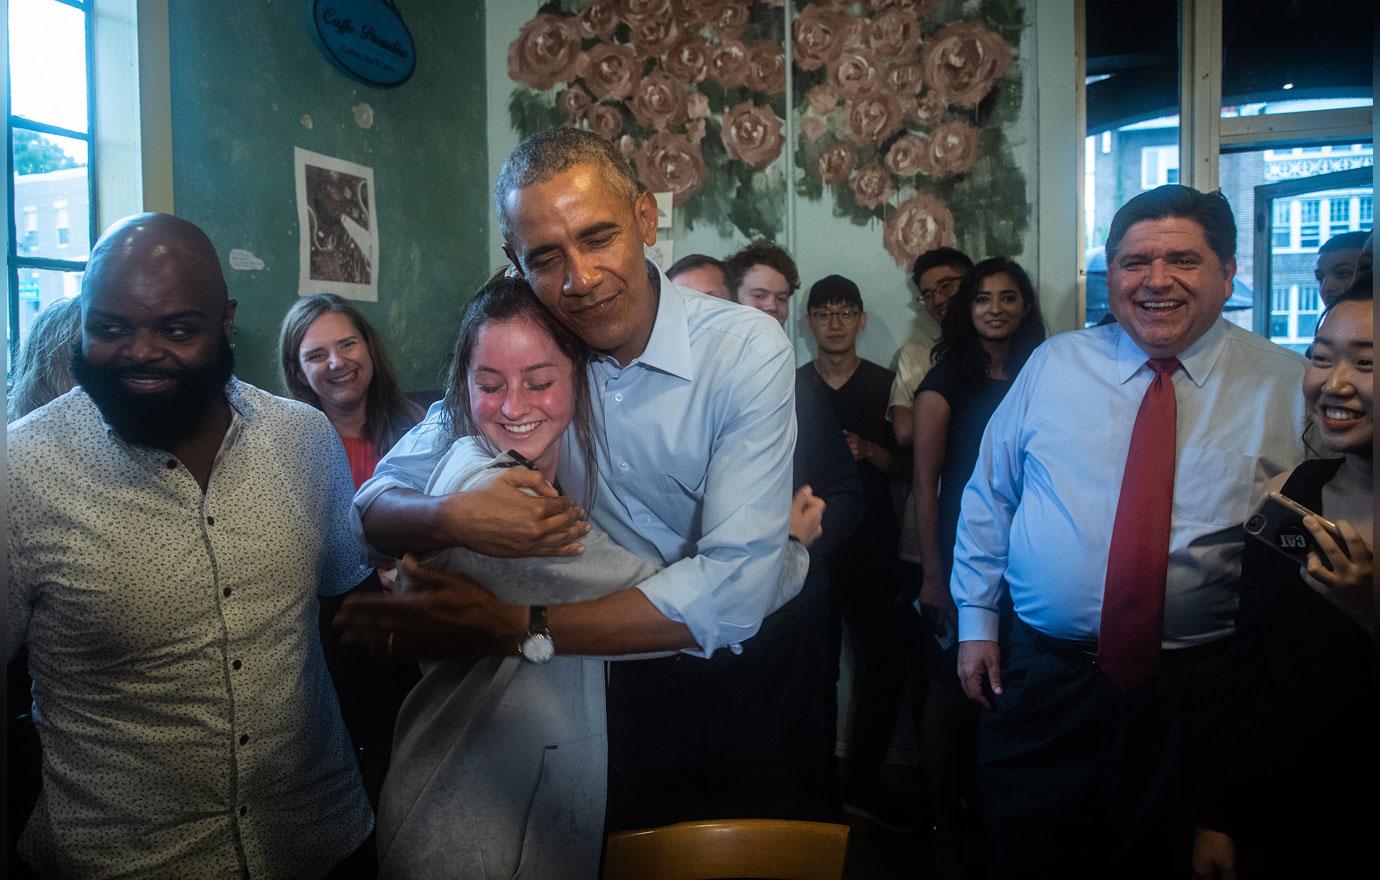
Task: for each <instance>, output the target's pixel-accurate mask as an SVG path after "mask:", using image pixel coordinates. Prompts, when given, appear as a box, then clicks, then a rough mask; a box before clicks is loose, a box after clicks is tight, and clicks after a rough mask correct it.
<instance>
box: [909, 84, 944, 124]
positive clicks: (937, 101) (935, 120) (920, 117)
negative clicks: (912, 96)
mask: <svg viewBox="0 0 1380 880" xmlns="http://www.w3.org/2000/svg"><path fill="white" fill-rule="evenodd" d="M947 109H949V108H948V105H947V104H945V103H944V99H943V98H941V97H939V96H938V95H936V94H935V93H934V92H926V93H925V94H923V95H921V96H920V98H919V100H917V101H916V102H915V109H914V110H913V111H912V112H911V115H910V118H911V119H914V120H915V121H916V122H918V123H920V124H921V125H923V126H926V127H929V126H932V125H938V124H939V120H941V119H943V118H944V111H945V110H947Z"/></svg>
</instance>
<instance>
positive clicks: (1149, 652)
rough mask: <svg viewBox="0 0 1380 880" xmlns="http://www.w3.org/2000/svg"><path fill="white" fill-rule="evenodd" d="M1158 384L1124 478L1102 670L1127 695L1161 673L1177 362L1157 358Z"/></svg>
mask: <svg viewBox="0 0 1380 880" xmlns="http://www.w3.org/2000/svg"><path fill="white" fill-rule="evenodd" d="M1148 365H1149V367H1150V369H1152V370H1154V371H1155V378H1154V380H1153V381H1152V382H1151V383H1150V387H1149V388H1148V389H1147V390H1146V392H1145V397H1144V398H1142V399H1141V402H1140V411H1139V412H1137V413H1136V424H1135V427H1134V428H1132V429H1131V448H1130V449H1129V450H1128V451H1127V453H1126V470H1125V473H1124V474H1123V475H1122V477H1121V498H1120V499H1119V500H1118V501H1117V505H1116V523H1115V524H1114V525H1113V526H1112V545H1111V548H1110V550H1109V551H1108V553H1107V584H1106V587H1105V589H1104V591H1103V594H1102V627H1101V632H1100V634H1099V637H1098V644H1097V665H1098V666H1099V667H1101V669H1102V671H1103V672H1104V673H1105V674H1106V676H1107V677H1108V678H1109V679H1111V680H1112V683H1113V684H1115V685H1116V686H1117V688H1118V689H1120V690H1121V692H1122V693H1129V692H1130V691H1132V690H1134V689H1135V688H1136V687H1138V686H1139V685H1141V684H1144V683H1145V682H1146V681H1148V680H1149V679H1150V677H1151V676H1153V675H1154V674H1155V671H1156V670H1157V669H1158V668H1159V665H1160V637H1161V635H1162V634H1163V632H1164V584H1165V579H1166V577H1167V574H1168V571H1169V517H1170V512H1171V510H1172V508H1173V506H1174V459H1175V440H1176V434H1177V431H1176V428H1177V420H1178V404H1177V402H1176V400H1175V398H1174V382H1173V380H1172V379H1171V378H1170V374H1171V373H1173V372H1174V370H1175V368H1177V367H1178V366H1179V359H1178V358H1151V359H1150V360H1149V361H1148Z"/></svg>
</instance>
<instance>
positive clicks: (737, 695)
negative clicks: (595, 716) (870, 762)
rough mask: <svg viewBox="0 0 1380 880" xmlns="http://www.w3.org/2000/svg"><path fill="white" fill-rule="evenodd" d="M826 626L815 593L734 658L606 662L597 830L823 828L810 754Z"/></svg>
mask: <svg viewBox="0 0 1380 880" xmlns="http://www.w3.org/2000/svg"><path fill="white" fill-rule="evenodd" d="M828 623H829V604H828V596H827V594H825V593H824V591H822V590H821V591H818V592H817V593H815V594H812V595H805V594H801V595H800V596H799V597H797V598H796V599H794V600H792V601H791V602H789V603H787V604H786V606H785V607H783V608H782V609H781V610H779V611H777V612H776V613H774V614H772V615H770V616H769V617H767V619H766V620H764V621H763V622H762V628H761V629H760V630H759V632H758V633H757V635H755V636H753V637H752V638H751V639H749V640H747V641H746V642H744V643H743V651H742V653H741V654H734V653H732V652H731V651H729V650H728V649H727V648H722V649H720V650H718V651H716V652H715V653H714V655H713V656H712V657H710V658H709V659H703V658H698V657H691V656H689V655H687V654H678V655H676V656H674V657H666V658H661V659H655V660H631V661H620V662H615V663H611V664H609V687H608V723H609V797H608V813H607V820H606V826H607V828H608V830H610V831H616V830H621V829H629V828H650V827H654V826H657V825H668V824H671V823H673V822H685V821H690V820H695V819H726V818H772V819H813V820H817V821H835V820H836V819H837V817H838V814H839V810H838V809H837V807H836V806H835V803H836V801H837V788H836V786H835V785H834V781H833V776H832V761H831V758H832V752H829V753H827V754H822V752H823V749H822V748H821V744H822V742H823V740H824V726H825V725H826V724H827V721H826V720H825V719H823V718H821V717H820V716H821V714H822V712H823V711H824V702H825V701H824V698H823V693H824V690H823V689H824V688H825V687H826V677H827V673H828V650H829V648H828V646H829V641H828ZM829 742H830V744H832V739H830V740H829Z"/></svg>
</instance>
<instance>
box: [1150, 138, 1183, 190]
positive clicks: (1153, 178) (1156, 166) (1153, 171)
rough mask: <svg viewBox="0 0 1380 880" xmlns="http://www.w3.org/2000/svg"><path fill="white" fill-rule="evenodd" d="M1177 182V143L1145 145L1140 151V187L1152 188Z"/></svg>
mask: <svg viewBox="0 0 1380 880" xmlns="http://www.w3.org/2000/svg"><path fill="white" fill-rule="evenodd" d="M1178 182H1179V145H1178V144H1170V145H1168V146H1163V147H1147V148H1146V149H1143V150H1141V151H1140V188H1141V189H1154V188H1155V187H1157V186H1164V185H1165V184H1166V183H1178Z"/></svg>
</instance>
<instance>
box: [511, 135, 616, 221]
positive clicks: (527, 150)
mask: <svg viewBox="0 0 1380 880" xmlns="http://www.w3.org/2000/svg"><path fill="white" fill-rule="evenodd" d="M576 165H598V166H600V167H601V168H602V169H604V178H605V180H606V181H607V182H608V183H609V184H611V185H613V186H616V187H618V188H619V189H621V190H623V191H624V192H626V193H627V197H628V201H629V202H631V201H633V200H634V199H636V198H637V194H638V193H639V192H640V187H639V186H638V184H637V176H636V175H634V174H633V170H632V166H630V165H629V164H628V160H627V159H624V158H623V154H622V153H621V152H619V150H618V147H617V146H615V145H614V144H613V143H611V142H609V141H606V140H604V139H603V138H601V137H599V136H598V135H597V134H595V133H593V132H591V131H585V130H584V129H580V128H570V127H568V126H563V127H560V128H548V129H546V130H545V131H539V132H536V133H534V134H529V135H528V136H527V137H525V138H523V139H522V140H521V141H519V142H518V145H517V146H516V147H514V148H513V151H512V152H511V153H509V154H508V158H507V159H506V160H504V162H503V168H502V170H500V171H499V172H498V181H497V182H496V183H495V184H494V208H495V210H497V212H498V229H499V233H500V234H501V235H502V236H503V240H504V241H507V240H508V234H509V232H511V231H512V230H511V228H510V227H509V225H508V216H507V212H506V210H505V203H506V202H507V200H508V195H509V194H510V193H513V192H516V191H517V190H520V189H522V188H524V187H528V186H531V185H532V184H534V183H541V182H543V181H546V180H550V179H551V178H552V177H555V176H556V175H557V174H560V173H562V172H564V171H568V170H570V169H571V168H574V167H575V166H576Z"/></svg>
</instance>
